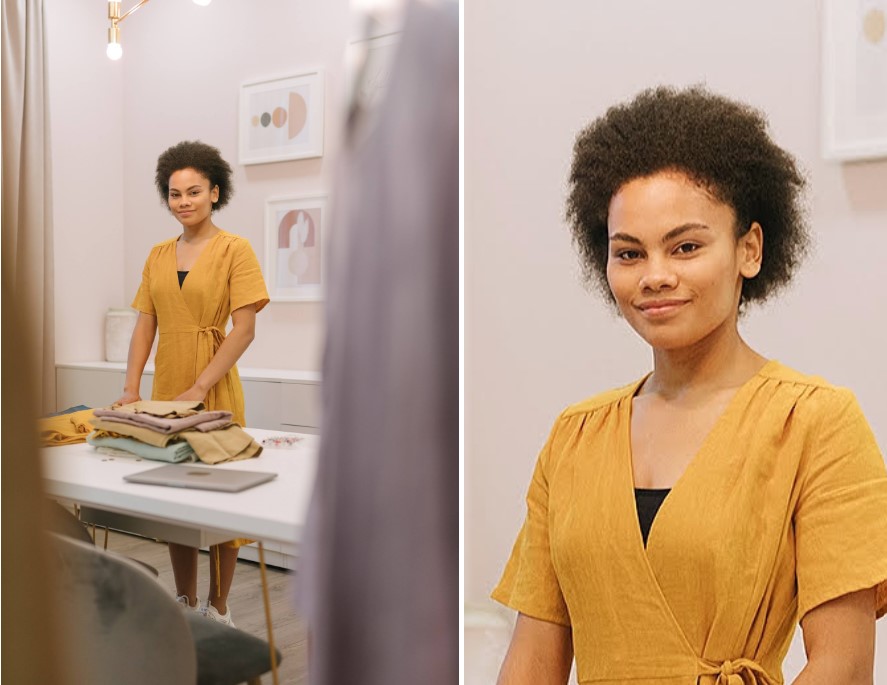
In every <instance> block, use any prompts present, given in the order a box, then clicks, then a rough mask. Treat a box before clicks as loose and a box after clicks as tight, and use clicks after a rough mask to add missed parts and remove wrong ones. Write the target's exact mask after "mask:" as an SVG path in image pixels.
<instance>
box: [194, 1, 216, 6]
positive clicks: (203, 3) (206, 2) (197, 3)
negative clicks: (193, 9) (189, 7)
mask: <svg viewBox="0 0 887 685" xmlns="http://www.w3.org/2000/svg"><path fill="white" fill-rule="evenodd" d="M212 1H213V0H194V4H195V5H200V6H201V7H206V6H207V5H208V4H209V3H211V2H212Z"/></svg>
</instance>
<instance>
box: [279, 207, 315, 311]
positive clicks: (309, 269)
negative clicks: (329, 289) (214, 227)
mask: <svg viewBox="0 0 887 685" xmlns="http://www.w3.org/2000/svg"><path fill="white" fill-rule="evenodd" d="M325 220H326V197H325V196H312V197H284V198H274V199H271V200H268V201H267V202H266V203H265V273H266V274H267V275H268V282H269V284H270V285H271V301H272V302H304V301H312V300H322V299H323V285H324V281H325V279H326V273H325V271H326V266H325V260H326V248H325V245H324V241H325V233H326V231H325V225H324V221H325Z"/></svg>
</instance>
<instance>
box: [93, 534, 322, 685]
mask: <svg viewBox="0 0 887 685" xmlns="http://www.w3.org/2000/svg"><path fill="white" fill-rule="evenodd" d="M103 542H104V531H103V530H101V529H99V530H98V531H97V534H96V544H97V546H99V547H101V546H102V544H103ZM108 549H109V550H113V551H114V552H118V553H120V554H125V555H126V556H128V557H132V558H134V559H138V560H140V561H144V562H145V563H147V564H150V565H151V566H153V567H154V568H156V569H157V570H158V571H159V572H160V582H161V583H162V584H163V585H164V586H165V587H167V588H168V589H169V593H170V596H175V584H174V582H173V575H172V566H170V563H169V554H168V553H167V549H166V545H165V544H163V543H160V542H154V541H151V540H146V539H145V538H141V537H137V536H134V535H127V534H125V533H119V532H116V531H111V533H110V534H109V536H108ZM209 561H210V560H209V555H208V554H207V553H206V552H201V553H200V559H199V560H198V581H197V594H198V596H199V597H201V598H202V601H203V600H205V599H206V593H207V588H208V587H209ZM267 576H268V592H269V596H270V599H271V620H272V624H273V628H274V643H275V644H276V645H277V648H278V649H279V650H280V652H281V653H282V654H283V661H282V662H281V663H280V666H279V669H278V676H279V684H280V685H295V684H296V683H298V684H299V685H304V683H306V682H307V676H306V669H305V662H306V646H307V642H306V635H307V633H306V629H305V624H304V621H302V620H301V619H300V618H299V617H298V616H297V614H296V612H295V608H294V607H295V600H294V597H293V581H294V577H295V576H294V573H293V572H292V571H282V570H279V569H276V568H271V567H267ZM261 588H262V585H261V572H260V570H259V565H258V564H257V563H254V562H251V561H244V560H239V561H238V562H237V571H236V572H235V574H234V584H233V586H232V588H231V594H230V595H229V597H228V606H229V607H230V608H231V618H232V619H233V620H234V623H235V625H236V626H237V627H238V628H240V629H241V630H245V631H246V632H248V633H251V634H253V635H256V636H258V637H261V638H263V639H265V640H267V639H268V635H267V630H266V628H265V608H264V604H263V602H262V589H261ZM207 620H209V619H207ZM273 682H274V681H273V679H272V677H271V673H268V674H266V675H265V676H263V677H262V685H272V684H273Z"/></svg>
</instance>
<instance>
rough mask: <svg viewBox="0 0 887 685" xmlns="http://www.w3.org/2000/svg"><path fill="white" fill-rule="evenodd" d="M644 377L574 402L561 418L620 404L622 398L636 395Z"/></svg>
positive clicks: (562, 413)
mask: <svg viewBox="0 0 887 685" xmlns="http://www.w3.org/2000/svg"><path fill="white" fill-rule="evenodd" d="M644 378H646V376H644ZM644 378H640V379H638V380H636V381H632V382H631V383H629V384H628V385H623V386H621V387H618V388H613V389H612V390H606V391H604V392H600V393H598V394H596V395H592V396H591V397H588V398H586V399H584V400H582V401H580V402H574V403H573V404H571V405H569V406H568V407H567V408H566V409H564V411H563V412H561V418H569V417H571V416H576V415H582V414H590V413H593V412H595V411H598V410H601V409H606V408H608V407H612V406H614V405H616V404H618V403H619V402H620V401H621V400H622V399H624V398H626V397H631V396H632V395H634V393H635V392H636V391H637V389H638V387H640V385H641V383H642V382H643V381H644Z"/></svg>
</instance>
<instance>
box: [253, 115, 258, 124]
mask: <svg viewBox="0 0 887 685" xmlns="http://www.w3.org/2000/svg"><path fill="white" fill-rule="evenodd" d="M252 124H253V126H258V125H259V115H258V114H254V115H253V118H252Z"/></svg>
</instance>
